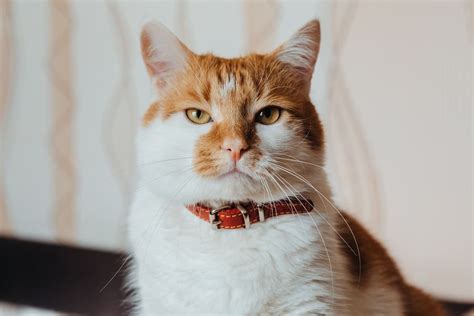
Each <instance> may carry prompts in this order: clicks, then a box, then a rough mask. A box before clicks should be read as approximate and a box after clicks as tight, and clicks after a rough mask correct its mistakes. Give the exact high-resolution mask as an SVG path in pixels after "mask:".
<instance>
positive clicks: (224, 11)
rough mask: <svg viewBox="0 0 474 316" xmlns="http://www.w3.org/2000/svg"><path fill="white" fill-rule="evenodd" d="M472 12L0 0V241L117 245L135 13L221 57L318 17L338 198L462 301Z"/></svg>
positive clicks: (318, 83) (395, 4) (361, 5)
mask: <svg viewBox="0 0 474 316" xmlns="http://www.w3.org/2000/svg"><path fill="white" fill-rule="evenodd" d="M472 12H473V4H472V2H471V1H460V0H459V1H458V0H451V1H448V0H446V1H428V0H426V1H383V0H381V1H365V0H352V1H277V0H266V1H263V0H262V1H257V0H255V1H250V0H247V1H184V0H181V1H132V0H129V1H115V0H110V1H98V0H97V1H89V0H52V1H44V0H43V1H41V0H38V1H34V0H15V1H14V0H0V236H2V238H1V240H3V242H4V243H5V242H9V241H11V240H17V239H19V240H28V241H34V242H37V243H35V244H36V245H39V246H38V247H41V245H43V244H44V245H51V244H52V245H53V246H54V245H57V246H58V247H62V248H61V249H63V248H68V247H70V248H71V249H72V248H77V249H89V250H93V251H96V252H97V253H99V252H100V253H107V254H109V253H110V254H115V253H122V252H125V251H126V249H127V236H126V226H125V224H126V218H127V213H128V205H129V203H130V200H131V197H132V195H133V192H134V190H135V184H134V145H133V142H134V134H135V129H136V128H137V123H138V122H139V119H140V116H141V115H142V113H143V111H144V109H145V108H146V106H147V105H148V102H149V100H150V97H151V87H150V84H149V81H148V76H147V75H146V71H145V68H144V66H143V64H142V61H141V56H140V52H139V45H138V44H139V41H138V37H139V32H140V26H141V25H142V24H143V22H144V21H145V20H147V19H150V18H152V19H157V20H159V21H161V22H162V23H164V24H165V25H167V26H168V27H169V28H170V29H171V30H172V31H173V32H175V33H176V34H177V35H178V36H179V37H180V38H181V39H182V41H183V42H184V43H186V44H187V45H188V47H190V48H192V49H193V50H194V51H195V52H198V53H204V52H208V51H210V52H213V53H215V54H217V55H221V56H224V57H232V56H238V55H242V54H245V53H248V52H250V51H257V52H266V51H269V50H271V49H273V48H275V47H276V46H277V45H278V44H279V43H281V42H282V41H284V40H285V39H286V38H288V37H289V36H290V35H291V34H292V33H293V32H295V31H296V30H297V29H298V28H299V27H300V26H302V25H303V24H304V23H306V22H307V21H308V20H310V19H313V18H315V17H316V18H319V19H320V21H321V26H322V44H321V45H322V46H321V52H320V55H319V59H318V63H317V66H316V70H315V75H314V79H313V89H312V98H313V100H314V103H315V104H316V107H317V110H318V111H319V113H320V114H321V116H322V119H323V123H324V125H325V128H326V131H327V136H328V165H329V169H330V171H331V173H330V179H331V182H332V184H333V187H334V193H335V199H336V201H337V202H338V205H339V206H340V207H341V208H343V209H346V210H347V211H349V212H351V213H353V214H354V215H355V216H356V217H357V218H359V219H360V220H361V221H362V222H363V223H364V224H365V225H366V226H367V227H369V229H370V230H371V231H372V232H373V233H374V234H376V235H377V237H378V238H380V239H381V240H382V241H383V242H384V244H385V245H386V246H387V248H388V249H389V251H390V253H391V254H392V255H393V256H394V257H395V259H396V261H397V262H398V264H399V265H400V267H401V270H402V272H403V274H404V275H405V276H406V277H407V278H408V279H409V280H410V281H411V282H413V283H414V284H416V285H417V286H420V287H422V288H424V289H425V290H427V291H428V292H430V293H432V294H433V295H435V296H436V297H438V298H439V299H442V300H445V301H452V302H461V303H473V302H474V288H473V287H474V279H473V273H474V271H473V267H474V262H473V260H474V258H473V251H474V250H473V237H474V231H473V226H474V223H473V204H472V203H473V187H472V178H473V175H474V173H473V169H472V154H473V151H472V121H473V115H472V89H473V83H472V71H473V65H472V57H473V46H472V36H473V26H472ZM15 245H16V246H14V247H13V246H11V247H10V248H8V249H13V250H11V251H13V252H11V253H8V251H7V252H6V253H5V251H6V250H5V249H6V248H3V249H2V243H1V242H0V253H1V254H2V255H1V257H2V259H0V261H1V260H3V261H5V260H7V261H8V260H10V265H9V267H11V266H14V265H16V263H17V261H15V260H18V258H23V259H22V260H29V259H33V260H34V259H35V258H34V257H29V255H28V253H23V255H24V257H21V256H20V257H18V256H16V255H15V254H16V252H15V249H19V247H20V248H21V247H22V246H21V245H22V244H21V243H20V244H18V245H17V244H15ZM4 247H5V246H4ZM48 247H49V246H48ZM22 249H23V248H22ZM4 256H5V258H6V259H4ZM15 256H16V257H15ZM15 258H17V259H15ZM28 258H29V259H28ZM78 260H79V259H78ZM33 262H34V261H33ZM115 270H116V268H111V267H108V269H107V268H105V271H108V273H109V274H110V275H107V277H112V276H113V275H114V272H115ZM119 270H120V269H119ZM2 273H6V271H1V269H0V289H1V288H2V285H1V283H2V277H1V274H2ZM38 273H41V271H39V272H38ZM7 274H8V271H7ZM45 282H47V280H46V281H45ZM10 286H11V284H8V285H5V283H4V286H3V288H4V289H5V291H7V292H8V290H9V288H8V287H10ZM16 286H18V285H16ZM42 286H44V284H42V285H38V288H37V289H31V288H30V290H31V291H33V292H31V293H29V295H32V296H34V295H35V292H34V290H39V289H41V288H42ZM10 289H11V288H10ZM0 292H1V291H0ZM0 301H2V297H1V295H0ZM26 304H28V302H26ZM13 309H14V308H13V307H9V310H10V312H12V310H13ZM4 312H5V313H6V309H5V311H4ZM1 313H2V311H1V309H0V314H1Z"/></svg>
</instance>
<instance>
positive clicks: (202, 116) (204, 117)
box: [186, 109, 211, 124]
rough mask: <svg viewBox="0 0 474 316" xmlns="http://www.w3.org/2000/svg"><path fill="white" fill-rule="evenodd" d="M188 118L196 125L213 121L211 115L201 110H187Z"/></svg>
mask: <svg viewBox="0 0 474 316" xmlns="http://www.w3.org/2000/svg"><path fill="white" fill-rule="evenodd" d="M186 116H187V117H188V119H189V120H190V121H191V122H193V123H196V124H206V123H209V122H210V121H211V116H210V115H209V113H207V112H205V111H203V110H199V109H187V110H186Z"/></svg>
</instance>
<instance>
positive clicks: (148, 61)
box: [140, 21, 193, 88]
mask: <svg viewBox="0 0 474 316" xmlns="http://www.w3.org/2000/svg"><path fill="white" fill-rule="evenodd" d="M140 44H141V51H142V56H143V61H144V62H145V66H146V69H147V71H148V74H149V75H150V77H151V79H152V80H153V81H154V82H155V83H156V84H157V86H158V88H163V87H164V86H166V84H167V83H168V82H169V80H170V79H171V78H172V77H173V76H174V75H176V73H178V72H180V71H182V70H183V69H184V68H185V67H186V63H187V61H188V59H189V58H190V57H191V55H193V53H192V52H191V50H189V49H188V48H187V47H186V46H185V45H184V44H183V43H181V41H180V40H179V39H178V38H177V37H176V36H175V35H174V34H173V33H171V31H170V30H168V28H166V26H164V25H163V24H161V23H159V22H155V21H151V22H147V23H145V25H143V28H142V33H141V36H140Z"/></svg>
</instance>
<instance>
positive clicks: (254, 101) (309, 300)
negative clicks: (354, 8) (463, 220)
mask: <svg viewBox="0 0 474 316" xmlns="http://www.w3.org/2000/svg"><path fill="white" fill-rule="evenodd" d="M141 44H142V53H143V57H144V61H145V64H146V67H147V70H148V72H149V74H150V76H151V78H152V80H153V85H154V88H155V89H156V91H157V93H158V95H157V96H156V98H155V99H154V100H153V102H152V103H151V105H150V107H149V109H148V110H147V112H146V114H145V115H144V118H143V126H142V128H141V129H140V131H139V133H138V137H137V156H138V167H139V168H138V169H139V172H140V181H139V189H138V191H137V193H136V196H135V199H134V203H133V206H132V212H131V215H130V221H129V232H130V239H131V243H132V246H133V257H134V266H133V284H134V286H135V287H136V289H137V295H138V303H137V304H138V306H137V307H138V312H139V313H140V314H144V315H162V314H207V313H224V314H248V315H254V314H275V315H282V314H318V315H328V314H333V315H442V314H443V312H442V311H441V309H440V307H439V306H438V305H437V303H435V302H434V301H433V300H431V298H429V297H428V296H427V295H425V294H424V293H422V292H421V291H419V290H417V289H415V288H413V287H411V286H409V285H407V284H406V283H405V281H404V280H403V278H402V277H401V275H400V273H399V272H398V269H397V268H396V266H395V264H394V263H393V261H392V260H391V259H390V257H389V256H388V255H387V253H386V251H385V250H384V248H383V247H382V246H381V245H380V244H379V243H378V242H377V241H375V240H374V239H373V238H372V237H371V236H370V234H369V233H368V232H367V231H366V230H365V229H364V228H362V226H360V225H359V224H358V223H357V222H356V221H355V220H354V219H352V218H351V217H349V216H348V215H346V214H344V213H341V212H339V210H337V209H336V207H335V206H334V205H333V203H332V201H331V191H330V188H329V186H328V183H327V179H326V174H325V171H324V169H323V168H322V167H321V166H323V165H324V147H325V146H324V136H323V129H322V125H321V123H320V121H319V118H318V115H317V113H316V111H315V107H314V106H313V104H312V103H311V101H310V99H309V89H310V82H311V76H312V73H313V69H314V65H315V63H316V59H317V55H318V51H319V45H320V29H319V22H317V21H312V22H310V23H308V24H306V25H305V26H304V27H303V28H302V29H300V30H299V31H298V32H297V33H296V34H295V35H294V36H293V37H292V38H291V39H290V40H288V41H287V42H286V43H284V44H283V45H281V46H280V47H279V48H277V49H276V50H275V51H273V52H271V53H269V54H267V55H256V54H254V55H249V56H245V57H241V58H235V59H224V58H219V57H216V56H213V55H211V54H206V55H196V54H194V53H192V52H191V51H190V50H189V49H188V48H186V47H185V46H184V45H183V44H182V43H181V42H179V41H178V40H177V39H176V38H175V37H174V35H172V34H171V33H170V32H169V31H168V30H167V29H166V28H165V27H164V26H162V25H160V24H157V23H148V24H146V25H145V26H144V29H143V32H142V37H141ZM268 105H276V106H279V107H281V108H282V109H283V112H282V116H281V118H280V119H279V120H278V121H277V122H276V123H275V124H272V125H262V124H258V123H256V122H255V120H254V117H255V114H256V113H257V112H258V111H259V110H260V109H262V108H263V107H265V106H268ZM188 108H199V109H201V110H203V111H206V112H208V113H209V114H210V115H211V116H212V119H213V121H212V122H210V123H207V124H202V125H198V124H194V123H192V122H190V121H189V120H188V119H187V118H186V116H185V110H186V109H188ZM229 142H230V143H231V144H237V145H238V146H240V147H239V148H242V149H245V151H242V157H241V159H240V160H239V161H238V162H237V167H238V168H239V169H240V170H241V173H228V172H230V171H232V169H233V167H234V165H233V162H232V160H231V159H230V156H229V152H228V150H226V146H227V145H226V144H228V143H229ZM287 196H296V197H300V198H308V199H311V200H312V201H313V202H314V204H315V210H314V211H312V212H311V213H308V214H304V215H286V216H280V217H276V218H271V219H269V220H267V221H265V222H264V223H257V224H254V225H253V226H252V227H251V228H250V229H237V230H232V231H231V230H217V231H215V230H212V229H211V226H210V225H209V223H207V222H204V221H202V220H201V219H199V218H197V217H196V216H194V215H193V214H191V213H190V212H189V211H188V210H186V208H185V205H186V204H193V203H198V202H202V203H207V204H209V205H221V204H223V203H226V202H242V201H249V200H252V201H256V202H269V201H276V200H279V199H282V198H286V197H287Z"/></svg>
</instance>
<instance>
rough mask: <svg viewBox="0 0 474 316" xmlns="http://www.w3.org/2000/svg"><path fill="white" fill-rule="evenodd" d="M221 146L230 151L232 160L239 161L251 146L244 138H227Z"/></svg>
mask: <svg viewBox="0 0 474 316" xmlns="http://www.w3.org/2000/svg"><path fill="white" fill-rule="evenodd" d="M221 148H222V149H223V150H226V151H228V152H229V153H230V158H231V159H232V161H234V162H237V161H239V160H240V158H241V157H242V154H243V153H244V152H245V151H246V150H247V148H249V145H248V144H247V143H246V142H245V141H243V140H242V139H226V140H225V141H224V143H223V144H222V147H221Z"/></svg>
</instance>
